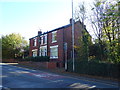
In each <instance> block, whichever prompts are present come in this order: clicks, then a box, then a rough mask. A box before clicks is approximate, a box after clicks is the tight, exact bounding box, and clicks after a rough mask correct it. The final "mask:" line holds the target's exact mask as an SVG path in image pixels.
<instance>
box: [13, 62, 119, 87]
mask: <svg viewBox="0 0 120 90" xmlns="http://www.w3.org/2000/svg"><path fill="white" fill-rule="evenodd" d="M11 65H14V66H18V67H23V68H29V69H34V70H40V71H44V72H49V73H55V74H60V75H64V76H69V77H74V78H78V79H85V80H88V81H96V82H103V83H107V84H110V85H116V86H119V87H120V81H119V80H116V79H112V78H103V77H98V76H91V75H83V74H78V73H74V72H67V71H65V69H64V68H56V69H46V68H35V67H34V68H33V67H29V66H25V65H19V64H11Z"/></svg>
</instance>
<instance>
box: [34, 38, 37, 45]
mask: <svg viewBox="0 0 120 90" xmlns="http://www.w3.org/2000/svg"><path fill="white" fill-rule="evenodd" d="M36 44H37V38H34V39H33V46H36Z"/></svg>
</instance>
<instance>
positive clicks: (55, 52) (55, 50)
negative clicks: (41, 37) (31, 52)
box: [50, 45, 58, 59]
mask: <svg viewBox="0 0 120 90" xmlns="http://www.w3.org/2000/svg"><path fill="white" fill-rule="evenodd" d="M50 58H53V59H54V58H55V59H56V58H58V45H56V46H51V47H50Z"/></svg>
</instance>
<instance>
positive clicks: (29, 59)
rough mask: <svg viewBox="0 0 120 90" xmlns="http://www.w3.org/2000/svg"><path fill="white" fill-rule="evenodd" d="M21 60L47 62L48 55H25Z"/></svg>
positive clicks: (48, 59)
mask: <svg viewBox="0 0 120 90" xmlns="http://www.w3.org/2000/svg"><path fill="white" fill-rule="evenodd" d="M22 61H32V62H49V61H50V57H49V56H37V57H26V58H24V59H23V60H22Z"/></svg>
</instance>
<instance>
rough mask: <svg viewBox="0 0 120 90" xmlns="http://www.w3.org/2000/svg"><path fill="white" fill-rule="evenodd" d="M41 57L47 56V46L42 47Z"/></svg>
mask: <svg viewBox="0 0 120 90" xmlns="http://www.w3.org/2000/svg"><path fill="white" fill-rule="evenodd" d="M45 49H46V51H45ZM42 50H43V51H42ZM41 51H42V52H41ZM39 56H47V46H41V47H40V51H39Z"/></svg>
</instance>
